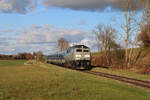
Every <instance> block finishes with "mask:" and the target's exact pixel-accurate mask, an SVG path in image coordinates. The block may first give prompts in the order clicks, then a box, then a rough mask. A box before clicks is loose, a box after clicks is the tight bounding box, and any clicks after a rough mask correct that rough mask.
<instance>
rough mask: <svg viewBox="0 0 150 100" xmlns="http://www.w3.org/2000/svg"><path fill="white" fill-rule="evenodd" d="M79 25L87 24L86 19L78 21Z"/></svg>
mask: <svg viewBox="0 0 150 100" xmlns="http://www.w3.org/2000/svg"><path fill="white" fill-rule="evenodd" d="M76 24H77V25H85V24H86V21H85V20H80V21H78V22H77V23H76Z"/></svg>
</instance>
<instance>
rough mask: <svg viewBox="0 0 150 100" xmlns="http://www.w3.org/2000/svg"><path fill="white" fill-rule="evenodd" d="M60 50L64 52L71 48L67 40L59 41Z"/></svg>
mask: <svg viewBox="0 0 150 100" xmlns="http://www.w3.org/2000/svg"><path fill="white" fill-rule="evenodd" d="M57 46H58V48H59V49H60V50H61V51H63V50H66V49H68V48H69V42H68V41H67V40H66V39H65V38H60V39H59V40H58V41H57Z"/></svg>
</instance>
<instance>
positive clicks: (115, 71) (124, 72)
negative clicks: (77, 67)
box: [92, 67, 150, 81]
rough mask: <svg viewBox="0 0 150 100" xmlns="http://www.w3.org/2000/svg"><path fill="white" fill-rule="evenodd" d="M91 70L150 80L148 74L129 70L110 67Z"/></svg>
mask: <svg viewBox="0 0 150 100" xmlns="http://www.w3.org/2000/svg"><path fill="white" fill-rule="evenodd" d="M92 70H93V71H97V72H103V73H109V74H114V75H120V76H125V77H131V78H135V79H139V80H147V81H150V75H146V74H138V73H135V72H130V71H129V70H121V69H120V70H119V69H111V68H108V69H107V68H100V67H97V68H93V69H92Z"/></svg>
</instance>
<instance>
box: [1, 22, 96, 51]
mask: <svg viewBox="0 0 150 100" xmlns="http://www.w3.org/2000/svg"><path fill="white" fill-rule="evenodd" d="M15 32H17V33H20V34H19V35H18V36H17V37H14V38H12V35H7V36H5V37H0V54H1V53H4V54H16V53H19V52H31V53H32V52H33V51H39V50H40V51H42V52H44V54H50V53H56V52H57V51H58V48H56V43H57V40H58V39H59V38H61V37H63V38H65V39H67V40H68V41H69V43H70V44H84V45H87V46H89V47H91V48H93V47H94V46H95V43H96V42H95V41H94V40H95V39H94V37H93V34H90V32H89V31H85V30H81V29H67V28H59V27H54V26H52V25H48V24H47V25H43V26H39V25H34V26H30V27H27V28H22V29H20V30H16V31H15ZM10 34H11V33H10Z"/></svg>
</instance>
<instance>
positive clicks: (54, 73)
mask: <svg viewBox="0 0 150 100" xmlns="http://www.w3.org/2000/svg"><path fill="white" fill-rule="evenodd" d="M18 63H19V62H18ZM0 100H150V91H149V90H146V89H142V88H139V87H135V86H133V85H129V84H125V83H122V82H118V81H115V80H111V79H107V78H103V77H97V76H94V75H89V74H85V73H82V72H77V71H72V70H69V69H64V68H61V67H57V66H54V65H49V64H42V63H39V64H37V65H29V66H24V65H21V66H14V67H0Z"/></svg>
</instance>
